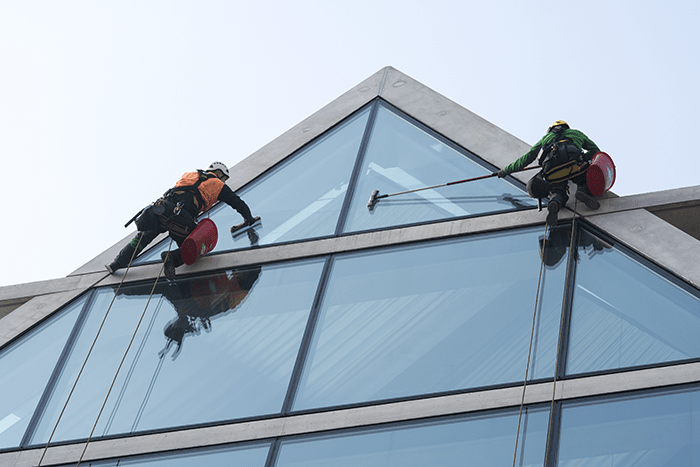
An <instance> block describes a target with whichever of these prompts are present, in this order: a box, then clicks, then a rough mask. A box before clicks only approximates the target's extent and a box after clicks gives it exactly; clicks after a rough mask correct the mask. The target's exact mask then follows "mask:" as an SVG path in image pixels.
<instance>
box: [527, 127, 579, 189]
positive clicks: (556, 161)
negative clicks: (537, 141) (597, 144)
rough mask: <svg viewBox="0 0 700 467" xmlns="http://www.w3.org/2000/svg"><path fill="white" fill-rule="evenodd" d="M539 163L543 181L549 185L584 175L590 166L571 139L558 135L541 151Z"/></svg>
mask: <svg viewBox="0 0 700 467" xmlns="http://www.w3.org/2000/svg"><path fill="white" fill-rule="evenodd" d="M539 162H540V166H542V174H543V176H544V179H545V180H546V181H548V182H550V183H560V182H565V181H566V180H571V179H572V178H574V177H577V176H578V175H581V174H584V173H586V170H588V167H589V165H590V162H589V159H588V158H587V157H586V154H585V153H584V152H583V151H582V150H581V149H579V148H578V147H577V146H576V145H575V144H573V142H572V141H571V139H569V138H567V137H566V136H564V135H561V134H559V133H557V134H556V136H555V138H554V141H552V142H551V143H550V144H549V147H548V148H546V150H545V151H543V153H542V156H541V157H540V160H539Z"/></svg>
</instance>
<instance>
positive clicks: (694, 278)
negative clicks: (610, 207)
mask: <svg viewBox="0 0 700 467" xmlns="http://www.w3.org/2000/svg"><path fill="white" fill-rule="evenodd" d="M588 220H589V221H590V222H591V223H592V224H594V225H596V226H597V227H599V228H601V229H602V230H604V231H605V232H607V233H608V234H610V235H611V236H613V237H615V238H617V239H618V240H620V241H621V242H622V243H624V244H626V245H627V246H629V247H630V248H632V249H633V250H635V251H637V252H638V253H639V254H641V255H642V256H644V257H645V258H647V259H649V260H650V261H652V262H654V263H656V264H658V265H660V266H662V267H664V268H666V269H668V270H670V271H672V272H673V273H674V274H675V275H677V276H678V277H680V278H682V279H684V280H686V281H687V282H689V283H690V284H692V285H693V286H694V287H696V288H700V267H698V265H699V264H700V240H697V239H695V238H693V237H691V236H690V235H688V234H686V233H685V232H683V231H681V230H680V229H677V228H676V227H674V226H673V225H671V224H669V223H668V222H665V221H664V220H662V219H660V218H659V217H657V216H655V215H654V214H651V213H650V212H649V211H647V210H645V209H636V210H632V211H620V212H612V213H608V214H601V215H598V214H596V215H593V216H590V217H588Z"/></svg>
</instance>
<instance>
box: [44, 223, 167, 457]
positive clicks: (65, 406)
mask: <svg viewBox="0 0 700 467" xmlns="http://www.w3.org/2000/svg"><path fill="white" fill-rule="evenodd" d="M142 237H143V236H139V240H138V242H137V243H136V247H135V248H134V252H133V253H132V254H131V258H130V259H129V264H127V266H126V269H125V271H124V275H123V276H122V278H121V280H120V281H119V284H118V285H117V288H116V290H115V291H114V296H113V297H112V300H111V301H110V303H109V306H108V307H107V312H106V313H105V315H104V317H103V318H102V322H101V323H100V326H99V328H98V329H97V334H96V335H95V338H94V339H93V341H92V344H91V345H90V349H89V350H88V353H87V355H86V356H85V360H84V361H83V364H82V365H81V367H80V370H79V371H78V375H77V377H76V378H75V381H74V382H73V386H72V387H71V390H70V392H69V393H68V397H67V398H66V402H65V403H64V404H63V408H62V409H61V412H60V413H59V415H58V419H57V420H56V423H55V424H54V427H53V429H52V430H51V435H49V439H48V441H47V442H46V446H44V450H43V452H42V454H41V458H40V459H39V463H38V464H37V467H41V463H42V462H43V461H44V457H46V453H47V451H48V449H49V445H50V444H51V441H52V440H53V437H54V435H55V434H56V430H57V428H58V424H59V423H60V422H61V419H62V418H63V415H64V413H65V411H66V408H67V407H68V403H69V402H70V400H71V397H72V396H73V393H74V392H75V388H76V386H77V385H78V381H80V377H81V376H82V374H83V371H84V370H85V366H86V365H87V362H88V360H89V358H90V355H91V354H92V351H93V350H94V348H95V344H96V343H97V339H98V338H99V337H100V334H101V332H102V329H103V328H104V324H105V322H106V321H107V316H109V312H110V311H111V310H112V305H114V301H115V300H116V298H117V296H118V295H119V290H120V289H121V287H122V285H123V284H124V280H125V279H126V276H127V274H128V273H129V269H130V268H131V264H132V263H133V261H134V258H135V257H136V252H137V251H138V250H139V246H140V245H141V239H142ZM171 245H172V240H171V241H170V244H169V245H168V252H169V251H170V247H171ZM164 264H165V263H163V265H164ZM162 271H163V266H161V269H160V272H159V273H158V277H160V274H161V273H162ZM158 277H157V278H156V283H157V282H158ZM153 289H154V290H155V284H154V286H153ZM151 295H153V290H152V291H151ZM150 299H151V297H150V296H149V299H148V300H149V302H150ZM146 308H148V303H147V304H146ZM145 312H146V310H145V309H144V313H145ZM141 319H143V315H142V316H141ZM140 324H141V321H140V320H139V325H140ZM136 330H138V326H137V328H136ZM134 335H136V331H134ZM132 342H133V337H132ZM129 346H131V343H130V344H129ZM127 352H128V349H127ZM125 357H126V355H125ZM123 361H124V360H123V359H122V363H123ZM119 367H120V368H121V364H120V365H119ZM118 373H119V370H117V374H118ZM114 379H115V380H116V375H115V378H114ZM112 385H114V381H113V382H112ZM111 390H112V388H111V387H110V391H111ZM107 396H108V397H109V393H108V394H107ZM105 403H106V399H105ZM102 408H103V409H104V404H103V406H102ZM101 413H102V409H101V410H100V414H101ZM98 420H99V415H98ZM95 426H97V421H95ZM95 426H93V429H92V432H91V433H90V437H89V438H88V441H87V443H86V445H85V449H84V450H83V453H82V454H81V456H80V460H79V461H78V464H77V465H80V462H81V461H82V458H83V456H84V454H85V451H86V450H87V444H88V443H89V442H90V438H91V437H92V433H93V432H94V430H95Z"/></svg>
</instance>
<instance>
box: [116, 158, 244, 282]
mask: <svg viewBox="0 0 700 467" xmlns="http://www.w3.org/2000/svg"><path fill="white" fill-rule="evenodd" d="M228 178H229V171H228V167H226V165H224V164H223V163H221V162H212V164H211V165H210V166H209V167H208V168H207V170H198V171H196V172H187V173H185V174H183V176H182V178H180V180H179V181H178V182H177V183H176V184H175V187H174V188H171V189H170V190H168V191H167V192H166V193H165V194H164V195H163V197H162V198H160V199H159V200H158V201H156V202H155V203H154V204H153V205H151V206H149V207H148V208H146V209H145V210H144V211H142V213H140V215H139V217H138V218H137V219H136V227H137V228H138V230H139V232H138V233H137V234H136V236H135V237H134V239H133V240H131V242H129V243H128V244H127V245H126V246H125V247H124V248H122V250H121V251H120V252H119V254H118V255H117V257H116V258H114V261H112V263H110V264H108V265H106V266H105V267H106V268H107V270H108V271H109V273H110V274H113V273H114V271H116V270H117V269H121V268H123V267H126V266H127V265H128V264H129V261H131V258H132V257H134V256H135V254H136V255H138V254H139V253H140V252H141V251H142V250H143V249H144V248H145V247H146V246H147V245H148V244H149V243H151V242H152V241H153V240H154V239H155V238H156V237H157V236H158V235H159V234H161V233H164V232H168V234H169V235H170V237H171V238H172V239H173V240H175V243H177V246H178V247H179V246H181V245H182V242H184V241H185V239H186V238H187V236H188V235H189V234H190V232H192V230H194V228H195V227H196V225H197V224H196V221H195V219H196V218H197V216H198V215H199V214H201V213H203V212H205V211H207V210H209V209H210V208H211V207H212V206H213V205H214V203H216V202H217V201H222V202H224V203H226V204H228V205H229V206H231V207H232V208H233V209H235V210H236V211H238V212H239V213H240V215H241V216H243V218H244V219H245V222H246V223H247V224H252V223H253V222H254V219H253V216H252V215H251V213H250V208H248V205H246V204H245V202H243V200H241V199H240V198H239V197H238V195H236V194H235V193H234V192H233V191H232V190H231V188H230V187H229V186H228V185H226V183H225V182H226V180H227V179H228ZM127 225H128V224H127ZM137 248H138V250H137ZM134 253H135V254H134ZM161 259H162V260H163V263H164V266H163V269H164V271H165V276H166V277H167V278H168V279H170V280H172V279H174V278H175V268H176V267H179V266H181V265H182V264H184V261H183V260H182V255H181V254H180V249H179V248H178V249H175V250H173V251H171V252H169V253H168V252H163V253H162V254H161Z"/></svg>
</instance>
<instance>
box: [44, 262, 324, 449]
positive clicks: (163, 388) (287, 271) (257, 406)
mask: <svg viewBox="0 0 700 467" xmlns="http://www.w3.org/2000/svg"><path fill="white" fill-rule="evenodd" d="M322 267H323V262H322V261H309V262H301V263H295V264H291V265H284V266H265V267H263V268H262V269H260V268H253V269H240V270H234V271H226V272H221V273H219V274H213V275H209V276H204V277H197V278H192V279H188V280H179V281H177V282H176V283H168V282H165V281H161V282H159V284H158V286H157V287H156V290H155V294H154V296H153V298H152V299H151V302H150V305H149V306H148V308H147V311H146V315H145V317H144V321H143V323H142V325H141V326H140V328H139V330H138V332H137V334H136V338H135V340H134V344H133V346H132V347H131V350H130V352H129V354H128V355H127V358H126V361H125V362H124V366H123V367H122V369H121V371H120V373H119V377H118V378H117V380H116V383H115V385H114V389H113V390H112V392H111V395H110V398H109V400H108V402H107V405H106V407H105V410H104V412H103V414H102V417H101V418H100V421H99V424H98V425H97V429H96V431H95V436H101V435H106V434H116V433H129V432H134V431H141V430H150V429H159V428H168V427H175V426H182V425H189V424H197V423H205V422H214V421H221V420H228V419H236V418H243V417H251V416H259V415H265V414H271V413H276V412H279V411H280V410H281V407H282V403H283V400H284V397H285V395H286V393H287V390H288V385H289V379H290V377H291V372H292V369H293V366H294V363H295V360H296V357H297V353H298V350H299V345H300V342H301V338H302V334H303V332H304V329H305V327H306V323H307V320H308V315H309V311H310V309H311V305H312V302H313V299H314V295H315V293H316V289H317V287H318V281H319V279H320V274H321V270H322ZM151 289H152V284H144V285H141V286H138V285H136V286H129V287H124V288H122V290H121V291H120V293H119V295H118V296H117V298H116V300H115V302H114V305H113V306H112V309H111V311H110V313H109V316H108V318H107V321H106V322H105V325H104V328H103V330H102V333H101V334H100V337H99V339H98V340H97V342H96V345H95V349H94V351H93V353H92V355H91V356H90V359H89V361H88V363H87V365H86V367H85V370H84V372H83V374H82V376H81V378H80V381H79V383H78V385H77V387H76V389H75V393H74V394H73V396H72V398H71V400H70V402H69V404H68V406H67V409H66V413H65V414H64V416H63V418H62V419H61V422H60V423H59V425H58V429H57V431H56V435H55V436H54V441H60V440H68V439H76V438H84V437H87V435H88V434H89V432H90V429H91V427H92V425H93V423H94V422H95V419H96V418H97V414H98V412H99V409H100V406H101V404H102V403H103V401H104V398H105V396H106V394H107V391H108V388H109V386H110V384H111V382H112V379H113V378H114V374H115V373H116V371H117V367H118V365H119V361H120V360H121V358H122V356H123V354H124V351H125V349H126V347H127V345H128V342H129V340H130V339H131V337H132V334H133V333H134V329H135V327H136V323H137V322H138V320H139V317H140V316H141V314H142V312H143V310H144V307H146V304H147V302H148V296H149V293H150V291H151ZM113 297H114V291H113V289H111V288H104V289H100V290H98V291H97V296H96V300H95V303H94V305H93V306H92V308H91V312H90V315H89V317H88V320H87V322H86V324H85V326H84V328H83V329H82V333H81V336H80V338H79V340H78V342H77V344H76V346H75V348H74V349H73V352H72V356H71V358H70V360H69V361H68V364H67V365H66V368H65V369H64V370H63V374H62V377H61V379H60V381H59V383H58V385H57V387H56V390H55V391H54V394H53V397H52V398H51V401H50V404H49V407H48V409H47V410H46V413H45V415H44V417H43V419H42V421H41V424H40V426H39V428H38V430H37V432H36V434H35V436H34V438H33V442H35V443H44V442H46V441H47V439H48V436H49V434H50V432H51V430H52V428H53V426H54V425H55V423H56V419H57V416H58V413H59V412H60V410H61V408H62V407H63V405H64V403H65V399H66V396H67V394H68V392H69V391H70V388H71V386H72V384H73V381H74V380H75V377H76V374H77V372H78V369H79V368H80V366H81V365H82V363H83V361H84V359H85V355H86V353H87V349H88V348H89V346H90V344H91V343H92V342H93V340H94V338H95V335H96V333H97V328H98V326H99V324H100V322H101V321H102V318H103V316H104V314H105V312H106V311H107V308H108V306H109V303H110V301H111V300H112V298H113ZM179 344H181V347H180V346H179Z"/></svg>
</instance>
